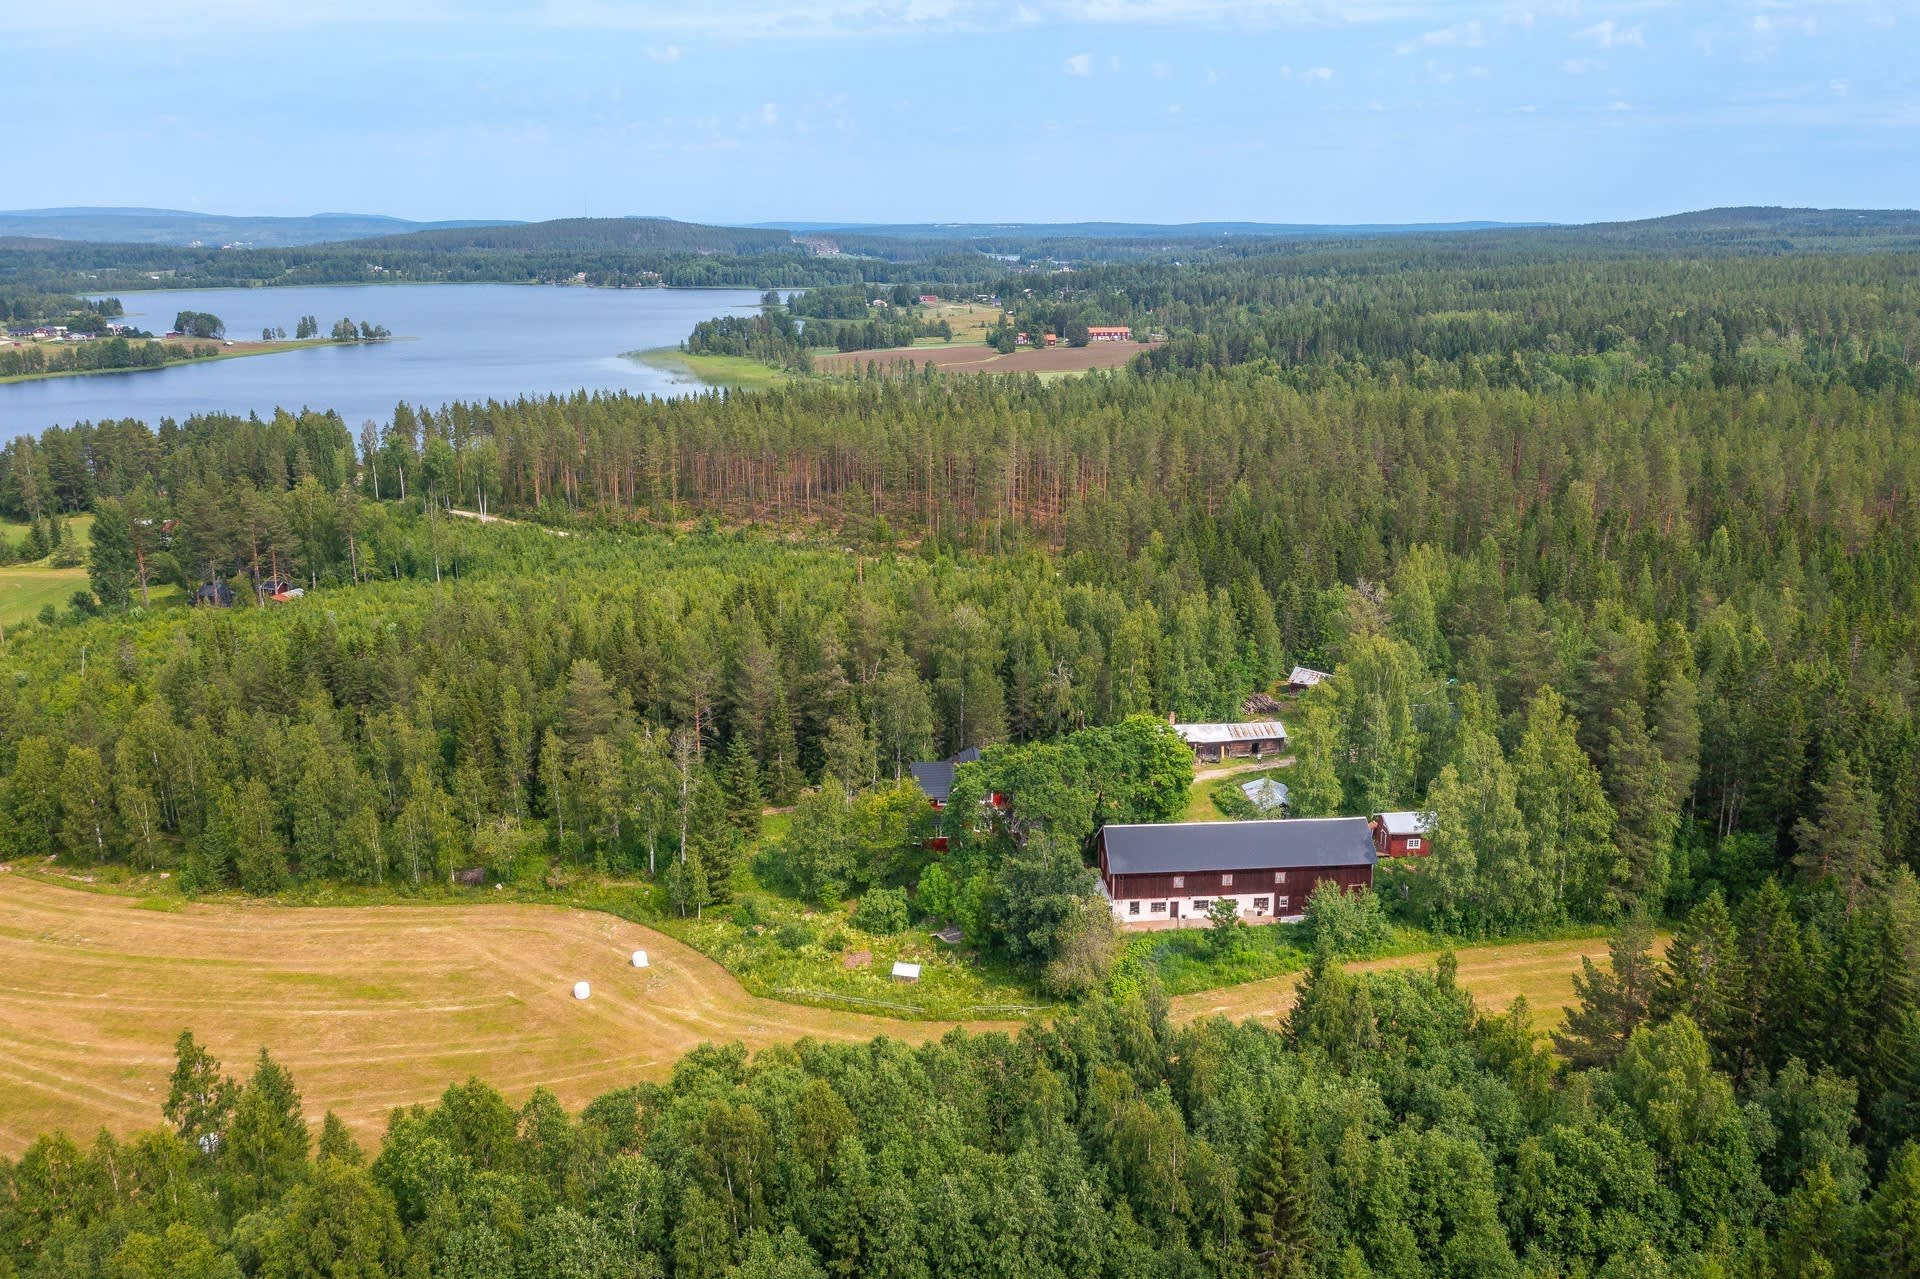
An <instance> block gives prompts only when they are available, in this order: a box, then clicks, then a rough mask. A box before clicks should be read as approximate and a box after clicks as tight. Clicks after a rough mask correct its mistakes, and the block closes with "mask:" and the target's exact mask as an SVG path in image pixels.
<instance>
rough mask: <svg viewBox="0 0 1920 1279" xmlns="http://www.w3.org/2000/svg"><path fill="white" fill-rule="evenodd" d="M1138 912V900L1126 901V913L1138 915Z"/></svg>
mask: <svg viewBox="0 0 1920 1279" xmlns="http://www.w3.org/2000/svg"><path fill="white" fill-rule="evenodd" d="M1139 913H1140V903H1139V902H1128V903H1127V914H1129V915H1138V914H1139Z"/></svg>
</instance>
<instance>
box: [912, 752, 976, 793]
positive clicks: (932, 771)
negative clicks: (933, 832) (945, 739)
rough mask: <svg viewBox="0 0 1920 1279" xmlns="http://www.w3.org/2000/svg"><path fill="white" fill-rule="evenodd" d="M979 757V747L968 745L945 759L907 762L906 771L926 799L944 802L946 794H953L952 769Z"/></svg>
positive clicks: (970, 762)
mask: <svg viewBox="0 0 1920 1279" xmlns="http://www.w3.org/2000/svg"><path fill="white" fill-rule="evenodd" d="M979 759H980V748H979V747H977V746H969V747H967V749H965V750H963V751H961V752H960V753H959V754H957V755H951V756H949V757H947V758H946V759H938V760H927V761H924V762H921V763H917V764H909V765H907V771H908V772H909V773H911V774H913V780H914V781H915V782H916V783H918V784H919V786H920V790H921V792H922V793H923V794H925V795H926V797H927V798H928V799H930V800H932V801H933V802H934V803H936V804H944V803H946V802H947V796H949V795H951V794H953V774H954V770H955V769H957V768H959V767H960V765H962V764H972V763H977V762H978V761H979Z"/></svg>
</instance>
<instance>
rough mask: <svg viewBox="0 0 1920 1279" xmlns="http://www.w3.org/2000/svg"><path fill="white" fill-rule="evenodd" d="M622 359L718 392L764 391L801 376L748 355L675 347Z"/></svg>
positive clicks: (630, 354)
mask: <svg viewBox="0 0 1920 1279" xmlns="http://www.w3.org/2000/svg"><path fill="white" fill-rule="evenodd" d="M620 358H621V359H623V360H632V361H633V362H634V363H635V364H644V365H647V366H648V367H649V368H655V369H659V370H661V371H662V372H665V373H676V374H681V375H684V376H686V377H689V378H692V379H693V380H695V381H697V382H699V383H700V384H701V385H702V386H707V387H712V388H714V389H716V390H731V391H761V390H766V389H767V388H769V387H774V386H784V385H786V384H787V383H788V382H791V381H794V380H795V378H796V377H797V376H798V375H797V374H794V373H789V372H788V371H787V370H785V369H780V368H775V367H774V366H773V365H771V364H762V363H761V362H760V361H758V360H754V359H749V358H747V357H746V356H744V355H692V354H689V353H688V352H686V351H682V350H681V349H680V348H678V347H673V346H660V347H654V348H652V349H650V350H645V351H623V352H621V353H620Z"/></svg>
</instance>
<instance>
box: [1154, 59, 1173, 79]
mask: <svg viewBox="0 0 1920 1279" xmlns="http://www.w3.org/2000/svg"><path fill="white" fill-rule="evenodd" d="M1149 69H1150V70H1151V71H1152V72H1153V78H1154V79H1156V80H1164V79H1166V78H1167V77H1168V76H1170V75H1172V74H1173V68H1172V67H1170V66H1168V65H1167V64H1166V63H1164V62H1156V63H1154V64H1153V66H1152V67H1151V68H1149Z"/></svg>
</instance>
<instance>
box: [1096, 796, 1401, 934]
mask: <svg viewBox="0 0 1920 1279" xmlns="http://www.w3.org/2000/svg"><path fill="white" fill-rule="evenodd" d="M1096 842H1097V848H1096V853H1097V857H1098V862H1099V868H1100V891H1101V895H1102V896H1104V897H1105V898H1106V899H1107V901H1108V902H1109V903H1110V904H1111V905H1112V907H1113V917H1114V919H1116V920H1118V921H1119V922H1120V923H1121V924H1122V925H1123V926H1127V927H1134V928H1152V927H1154V926H1155V925H1160V926H1162V927H1179V926H1180V924H1181V922H1182V921H1183V920H1194V921H1199V922H1200V923H1202V924H1204V922H1205V919H1206V915H1207V912H1208V911H1209V910H1211V909H1212V908H1213V904H1214V903H1215V902H1216V901H1221V900H1227V901H1231V902H1233V904H1234V909H1235V910H1236V911H1237V912H1238V913H1239V914H1240V915H1241V916H1242V917H1244V918H1245V919H1246V921H1247V922H1248V923H1253V924H1271V923H1274V922H1277V921H1282V920H1292V919H1299V918H1300V917H1301V916H1302V915H1303V914H1305V913H1306V909H1307V898H1308V897H1310V896H1312V895H1313V890H1314V889H1315V888H1317V887H1319V886H1320V885H1321V884H1322V883H1334V884H1338V885H1340V889H1341V891H1342V892H1349V893H1353V892H1366V891H1367V890H1368V889H1370V888H1372V887H1373V867H1374V863H1375V861H1376V860H1378V857H1379V854H1378V853H1377V852H1376V851H1375V849H1374V845H1373V840H1372V839H1371V838H1370V837H1369V833H1368V829H1367V821H1366V819H1365V818H1363V817H1301V818H1294V819H1292V820H1290V821H1256V822H1161V823H1155V824H1143V825H1113V826H1104V827H1102V828H1101V830H1100V834H1099V835H1098V836H1097V837H1096Z"/></svg>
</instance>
